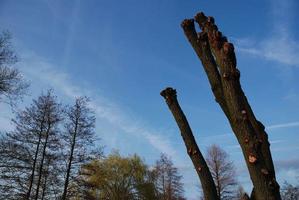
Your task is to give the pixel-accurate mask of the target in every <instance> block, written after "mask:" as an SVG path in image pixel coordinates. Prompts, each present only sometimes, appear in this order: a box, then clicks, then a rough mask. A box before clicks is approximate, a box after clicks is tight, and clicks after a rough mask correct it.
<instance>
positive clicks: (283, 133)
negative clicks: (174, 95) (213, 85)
mask: <svg viewBox="0 0 299 200" xmlns="http://www.w3.org/2000/svg"><path fill="white" fill-rule="evenodd" d="M298 9H299V5H298V2H296V1H295V0H284V1H279V0H263V1H262V0H253V1H250V3H249V2H246V3H245V2H244V1H237V0H234V1H216V0H210V1H201V0H196V1H195V0H189V1H182V0H151V1H148V0H147V1H146V0H127V1H120V0H119V1H116V0H109V1H103V0H98V1H96V0H94V1H92V0H86V1H79V0H76V1H60V0H36V1H29V0H28V1H27V0H26V1H16V0H15V1H10V0H0V29H1V30H9V31H10V32H11V33H12V34H13V43H14V46H15V49H16V51H17V52H18V55H19V57H20V62H19V63H18V64H17V67H18V68H19V69H20V70H21V71H22V72H23V74H24V77H25V78H26V79H27V80H30V81H31V87H30V94H31V95H30V96H28V97H26V98H25V101H24V103H23V104H20V108H22V107H24V105H26V104H28V103H29V102H30V101H31V99H32V98H35V97H36V96H38V95H39V94H40V93H41V92H42V91H45V90H47V89H48V88H54V90H55V92H56V94H57V95H58V97H59V98H60V99H61V100H62V101H63V102H71V101H72V100H73V98H74V97H75V96H79V95H87V96H89V97H91V100H92V106H93V107H94V109H95V110H96V116H97V128H96V130H97V134H98V136H99V137H101V138H102V141H101V144H102V145H105V146H106V148H105V149H106V152H107V153H108V152H110V151H111V150H112V149H119V150H120V152H121V153H122V154H124V155H127V154H133V153H138V154H139V155H141V156H142V157H143V158H144V159H145V161H146V162H147V163H149V164H153V163H154V161H155V160H156V159H157V158H158V157H159V154H160V152H165V153H167V154H168V155H170V156H171V157H172V159H173V160H174V162H175V164H176V166H178V167H179V169H180V171H181V173H182V174H183V175H184V183H185V186H186V187H185V188H186V195H187V197H188V199H190V200H192V199H196V197H197V196H198V195H199V192H198V191H199V189H198V180H197V178H196V174H195V170H194V169H193V167H192V164H191V162H190V161H189V158H188V157H187V154H186V150H185V147H184V144H183V142H182V139H181V137H180V134H179V131H178V128H177V126H176V124H175V122H174V120H173V118H172V116H171V114H170V112H169V110H168V108H167V106H166V104H165V103H164V101H163V99H162V97H160V95H159V92H160V91H161V90H162V89H164V88H165V87H166V86H172V87H174V88H176V89H177V91H178V98H179V101H180V103H181V106H182V108H183V110H184V111H185V113H186V115H187V117H188V119H189V122H190V124H191V126H192V128H193V132H194V134H195V136H196V139H197V141H198V143H199V145H200V148H201V149H202V151H203V152H205V150H206V148H207V146H209V145H211V144H213V143H216V144H219V145H220V146H221V147H223V148H224V149H225V150H226V151H227V152H228V153H229V154H230V156H231V159H233V160H234V162H235V164H236V165H237V166H238V168H237V171H238V175H239V181H240V183H241V184H242V185H244V187H245V188H246V190H248V191H250V188H251V185H250V182H249V178H248V175H247V171H246V168H245V166H244V162H243V158H242V155H241V152H240V149H239V148H238V146H237V142H236V139H235V138H234V136H233V134H232V133H231V129H230V127H229V125H228V122H227V120H226V118H225V117H224V114H223V113H222V111H221V109H220V108H219V106H218V105H217V104H216V102H215V101H214V97H213V95H212V92H211V91H210V86H209V83H208V81H207V78H206V75H205V74H204V71H203V69H202V66H201V64H200V62H199V60H198V59H197V57H196V56H195V54H194V52H193V50H192V48H191V47H190V45H189V43H188V42H187V40H186V38H185V37H184V34H183V32H182V30H181V28H180V23H181V21H182V20H183V19H184V18H190V17H192V16H194V15H195V14H196V13H197V12H198V11H204V12H205V13H206V15H211V16H214V17H215V19H216V23H217V24H218V27H219V28H220V29H221V31H222V32H223V33H224V34H225V35H226V36H228V38H229V40H230V41H232V42H233V43H234V44H235V47H236V54H237V59H238V67H239V69H240V71H241V82H242V86H243V89H244V90H245V92H246V95H247V97H248V98H249V101H250V103H251V106H252V108H253V110H254V111H255V113H256V115H257V117H258V119H260V120H261V121H262V122H263V123H264V124H265V126H266V127H267V130H268V133H269V138H270V141H272V145H271V149H272V152H273V159H274V161H275V164H276V170H277V175H278V180H279V181H280V182H283V180H288V181H290V182H291V183H296V179H295V177H296V176H298V174H299V157H298V155H299V146H298V142H299V135H298V134H299V115H298V113H299V84H298V78H299V47H298V46H299V37H298V35H299V29H298V28H297V27H298V26H299V22H298V20H296V19H297V18H298V17H299V16H298V12H297V11H298ZM0 109H1V113H0V129H1V130H9V129H11V125H10V122H9V119H10V118H11V117H12V114H11V110H10V109H9V108H7V105H5V104H0Z"/></svg>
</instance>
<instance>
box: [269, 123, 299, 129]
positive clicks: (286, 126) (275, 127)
mask: <svg viewBox="0 0 299 200" xmlns="http://www.w3.org/2000/svg"><path fill="white" fill-rule="evenodd" d="M297 126H299V121H296V122H287V123H281V124H273V125H270V126H267V127H266V129H268V130H273V129H278V128H291V127H297Z"/></svg>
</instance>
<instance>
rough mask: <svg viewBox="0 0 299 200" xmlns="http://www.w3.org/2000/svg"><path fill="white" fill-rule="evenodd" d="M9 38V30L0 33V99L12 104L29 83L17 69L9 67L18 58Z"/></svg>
mask: <svg viewBox="0 0 299 200" xmlns="http://www.w3.org/2000/svg"><path fill="white" fill-rule="evenodd" d="M10 40H11V35H10V33H9V32H7V31H4V32H2V33H0V100H1V101H4V102H7V103H10V104H13V103H14V102H15V101H16V100H17V99H20V98H21V97H22V96H23V94H24V93H25V91H26V89H27V88H28V86H29V85H28V83H27V82H26V81H24V79H23V77H22V75H21V73H20V72H19V70H17V69H15V68H11V65H13V64H15V63H16V62H17V60H18V59H17V56H16V54H15V52H14V50H13V48H12V45H11V42H10Z"/></svg>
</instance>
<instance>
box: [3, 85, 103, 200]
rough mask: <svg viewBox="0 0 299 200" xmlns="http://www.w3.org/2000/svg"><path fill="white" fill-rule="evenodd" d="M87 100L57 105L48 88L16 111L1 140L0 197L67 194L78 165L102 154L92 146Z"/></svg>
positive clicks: (92, 135)
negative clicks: (23, 107) (44, 92)
mask: <svg viewBox="0 0 299 200" xmlns="http://www.w3.org/2000/svg"><path fill="white" fill-rule="evenodd" d="M87 103H88V99H87V98H85V97H79V98H77V99H76V100H75V103H74V105H72V106H62V104H60V103H58V101H57V98H56V97H55V96H54V95H53V93H52V91H48V92H47V93H46V94H42V95H41V96H40V97H38V98H37V99H36V100H34V101H33V103H32V104H31V105H30V106H28V107H26V108H25V109H24V110H22V111H18V112H17V113H16V116H15V118H14V119H13V120H12V123H13V126H14V130H13V131H10V132H8V133H6V134H2V136H1V141H0V142H1V145H0V159H1V166H0V173H1V182H0V189H1V196H2V197H1V199H56V198H58V197H60V198H61V196H62V197H63V196H65V195H66V193H67V189H68V187H69V185H70V183H71V184H73V182H74V181H73V180H76V177H77V176H78V175H77V171H78V170H79V168H80V166H81V165H82V164H84V163H86V162H88V161H90V160H92V159H95V158H97V157H99V156H100V155H101V152H100V151H96V150H95V148H94V147H93V146H94V142H95V141H96V137H95V132H94V127H95V117H94V114H93V112H92V110H91V109H89V107H88V105H87ZM62 199H65V197H63V198H62Z"/></svg>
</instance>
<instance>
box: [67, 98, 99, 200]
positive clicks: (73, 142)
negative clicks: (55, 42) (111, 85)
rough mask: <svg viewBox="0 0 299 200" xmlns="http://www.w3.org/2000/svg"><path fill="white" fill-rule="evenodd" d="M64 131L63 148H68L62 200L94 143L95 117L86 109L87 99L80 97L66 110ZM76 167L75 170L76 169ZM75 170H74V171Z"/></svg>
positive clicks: (86, 159)
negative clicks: (71, 179)
mask: <svg viewBox="0 0 299 200" xmlns="http://www.w3.org/2000/svg"><path fill="white" fill-rule="evenodd" d="M65 127H66V130H65V134H64V137H63V138H64V141H65V147H67V148H68V155H67V160H68V163H67V169H66V177H65V182H64V191H63V195H62V199H63V200H65V199H67V192H68V185H69V181H70V178H71V177H72V176H73V175H74V171H75V172H76V173H77V172H78V171H79V168H78V166H80V165H82V164H84V163H85V162H86V161H88V160H89V159H88V156H89V155H90V152H89V151H88V150H91V149H92V145H94V142H95V139H96V138H95V132H94V128H95V116H94V112H93V111H92V110H91V109H90V108H89V107H88V99H87V98H86V97H80V98H77V99H76V102H75V104H74V105H73V106H72V107H68V109H67V110H66V124H65ZM76 167H77V168H76ZM74 169H76V170H74Z"/></svg>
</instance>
